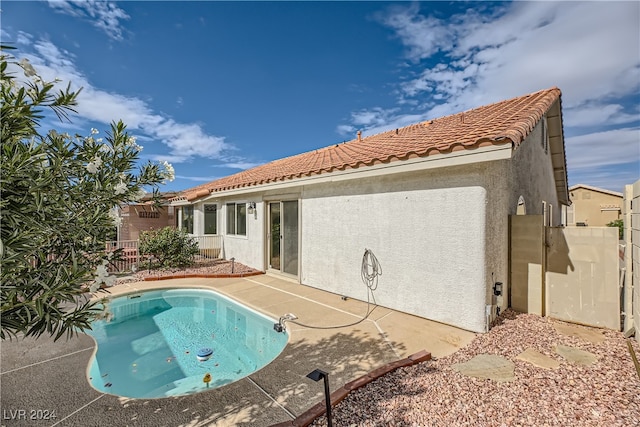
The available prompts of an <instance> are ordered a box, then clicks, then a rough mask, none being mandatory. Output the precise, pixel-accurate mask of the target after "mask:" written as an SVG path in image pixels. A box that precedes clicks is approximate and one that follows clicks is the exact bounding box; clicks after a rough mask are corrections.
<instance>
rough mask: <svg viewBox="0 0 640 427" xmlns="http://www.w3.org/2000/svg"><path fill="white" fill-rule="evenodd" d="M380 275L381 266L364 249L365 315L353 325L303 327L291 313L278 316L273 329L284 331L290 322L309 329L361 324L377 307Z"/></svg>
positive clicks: (368, 250) (362, 275) (362, 269)
mask: <svg viewBox="0 0 640 427" xmlns="http://www.w3.org/2000/svg"><path fill="white" fill-rule="evenodd" d="M381 275H382V266H381V265H380V263H379V262H378V259H377V258H376V256H375V255H374V254H373V252H372V251H371V250H370V249H367V248H365V250H364V255H363V256H362V265H361V268H360V277H361V278H362V281H363V282H364V284H365V286H366V287H367V314H365V315H364V317H362V319H360V320H358V321H356V322H353V323H349V324H347V325H336V326H312V325H305V324H304V323H301V322H297V321H296V320H297V319H298V316H296V315H295V314H292V313H287V314H283V315H282V316H280V319H279V320H278V323H274V324H273V329H274V330H275V331H276V332H284V331H286V330H287V327H286V326H285V322H291V323H293V324H296V325H298V326H302V327H305V328H310V329H339V328H347V327H349V326H355V325H357V324H359V323H362V322H363V321H365V320H366V319H367V318H368V317H369V315H370V314H371V313H372V312H373V310H375V308H376V307H377V306H378V305H377V304H376V298H375V295H374V294H373V291H375V290H376V289H377V288H378V277H379V276H381ZM342 300H343V301H346V300H347V298H346V297H345V296H342ZM371 300H373V308H371Z"/></svg>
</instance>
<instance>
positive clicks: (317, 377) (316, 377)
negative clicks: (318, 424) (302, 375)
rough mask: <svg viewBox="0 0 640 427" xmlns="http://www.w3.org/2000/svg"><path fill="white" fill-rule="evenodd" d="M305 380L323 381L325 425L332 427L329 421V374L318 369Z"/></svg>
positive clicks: (331, 422)
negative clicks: (325, 409) (325, 408)
mask: <svg viewBox="0 0 640 427" xmlns="http://www.w3.org/2000/svg"><path fill="white" fill-rule="evenodd" d="M307 378H309V379H310V380H313V381H315V382H318V381H320V378H322V379H324V401H325V404H326V405H327V425H328V426H329V427H333V420H332V419H331V395H330V394H329V374H328V373H326V372H325V371H322V370H320V369H314V370H313V371H312V372H309V373H308V374H307Z"/></svg>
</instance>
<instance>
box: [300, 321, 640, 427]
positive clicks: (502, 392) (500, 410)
mask: <svg viewBox="0 0 640 427" xmlns="http://www.w3.org/2000/svg"><path fill="white" fill-rule="evenodd" d="M566 325H570V324H567V323H564V322H559V321H556V320H552V319H550V318H546V317H539V316H536V315H532V314H520V313H516V312H513V311H511V310H507V311H506V312H505V313H503V315H502V316H501V317H500V318H499V319H498V322H497V325H496V326H495V327H494V328H492V329H491V331H490V332H489V333H486V334H480V335H478V336H477V337H476V338H475V339H474V341H473V342H472V343H471V344H470V345H469V346H467V347H465V348H463V349H461V350H459V351H458V352H456V353H454V354H452V355H450V356H448V357H444V358H441V359H438V360H433V361H431V362H425V363H422V364H419V365H415V366H412V367H408V368H401V369H398V370H396V371H394V372H392V373H390V374H387V375H385V376H383V377H381V378H379V379H378V380H376V381H374V382H371V383H369V384H368V385H366V386H364V387H362V388H360V389H358V390H356V391H354V392H352V393H351V394H349V396H347V398H346V399H345V400H343V401H342V402H341V403H340V404H338V405H336V406H335V407H334V409H333V421H334V425H335V426H445V427H446V426H536V427H539V426H625V427H631V426H640V379H639V378H638V374H637V373H636V370H635V367H634V364H633V360H632V358H631V355H630V353H629V350H628V347H627V343H626V341H628V340H626V339H625V338H624V336H623V335H622V333H620V332H615V331H610V330H600V329H595V328H588V327H582V326H572V327H573V329H578V332H580V330H584V332H585V334H584V335H582V334H581V333H578V334H571V335H566V334H565V333H560V332H559V331H558V329H556V328H562V327H563V326H566ZM594 332H595V334H594ZM587 333H590V334H591V335H597V336H598V337H599V339H597V340H591V341H599V342H591V341H589V340H588V339H586V338H585V336H587ZM632 343H633V348H634V350H635V352H636V355H637V356H640V348H639V346H638V343H637V342H636V341H632ZM557 346H560V348H561V349H562V348H566V347H564V346H568V347H572V348H576V349H580V350H584V351H587V352H589V353H591V354H593V355H594V356H596V359H597V360H596V361H595V363H593V364H584V365H583V364H580V363H576V362H569V361H567V360H566V359H565V358H564V357H562V356H560V355H559V354H558V352H556V349H557V348H558V347H557ZM527 349H533V350H535V351H537V352H539V353H542V354H543V355H545V356H548V357H549V358H551V359H553V360H555V361H557V362H558V363H559V365H558V367H556V368H551V369H545V368H541V367H537V366H534V365H533V364H531V363H529V362H525V361H523V360H520V359H518V358H517V356H518V355H520V354H521V353H522V352H523V351H525V350H527ZM529 351H530V352H531V350H529ZM479 354H492V355H500V356H503V357H504V358H506V359H508V360H510V361H511V362H513V364H514V365H515V367H514V374H515V379H514V380H512V381H504V382H498V381H494V380H491V379H478V378H473V377H468V376H464V375H463V374H461V373H459V372H457V371H455V370H454V369H453V365H455V364H458V363H462V362H467V361H468V360H470V359H472V358H473V357H475V356H477V355H479ZM312 425H313V426H325V425H326V418H324V417H322V418H319V419H317V420H316V421H315V422H314V423H313V424H312Z"/></svg>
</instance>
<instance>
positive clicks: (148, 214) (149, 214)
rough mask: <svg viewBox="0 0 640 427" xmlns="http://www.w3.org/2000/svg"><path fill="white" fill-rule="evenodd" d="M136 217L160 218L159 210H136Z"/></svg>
mask: <svg viewBox="0 0 640 427" xmlns="http://www.w3.org/2000/svg"><path fill="white" fill-rule="evenodd" d="M138 218H154V219H157V218H160V212H158V211H138Z"/></svg>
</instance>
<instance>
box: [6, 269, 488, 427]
mask: <svg viewBox="0 0 640 427" xmlns="http://www.w3.org/2000/svg"><path fill="white" fill-rule="evenodd" d="M181 287H185V288H207V289H215V290H217V291H218V292H220V293H222V294H225V295H227V296H230V297H232V298H233V299H235V300H237V301H239V302H241V303H243V304H245V305H248V306H250V307H252V308H254V309H255V310H257V311H260V312H262V313H265V314H267V315H268V316H270V317H272V318H274V319H275V320H277V318H279V317H280V316H282V315H283V314H285V313H289V312H292V313H294V314H296V315H297V316H298V317H299V321H300V322H303V323H305V324H310V325H315V326H332V325H342V324H349V323H353V322H354V321H356V320H358V319H360V318H361V317H362V316H363V315H364V314H365V313H366V311H367V304H366V302H362V301H357V300H352V299H348V300H346V301H343V300H342V299H341V298H340V296H339V295H335V294H332V293H328V292H324V291H320V290H318V289H314V288H311V287H307V286H303V285H299V284H297V283H294V282H291V281H288V280H286V279H282V278H279V277H274V276H270V275H262V276H254V277H247V278H230V279H204V278H191V279H173V280H163V281H155V282H138V283H131V284H125V285H118V286H117V287H114V288H111V293H112V294H113V295H114V296H115V295H121V294H124V293H129V292H137V291H143V290H148V289H157V288H181ZM287 328H288V330H289V332H290V334H291V336H290V340H289V344H288V345H287V347H286V348H285V349H284V351H283V352H282V353H281V354H280V355H279V356H278V357H277V358H276V359H275V360H274V361H273V362H272V363H271V364H269V365H268V366H266V367H265V368H263V369H261V370H260V371H258V372H255V373H254V374H252V375H250V376H249V377H246V378H243V379H241V380H239V381H236V382H235V383H232V384H229V385H227V386H224V387H221V388H218V389H212V390H209V391H206V392H202V393H198V394H194V395H189V396H182V397H172V398H162V399H127V398H122V397H117V396H113V395H109V394H104V393H101V392H99V391H97V390H95V389H93V388H92V387H91V386H90V385H89V383H88V381H87V378H86V367H87V365H88V363H89V360H90V357H91V355H92V354H93V350H94V347H95V344H94V341H93V340H92V339H91V338H90V337H88V336H86V335H81V336H79V337H77V338H74V339H72V340H70V341H64V340H61V341H59V342H56V343H54V342H53V341H52V340H50V339H49V338H40V339H38V340H33V339H25V340H20V341H15V340H14V341H12V342H9V341H5V342H2V346H1V349H0V350H1V359H0V360H1V365H0V370H1V373H0V388H1V396H0V397H1V403H2V412H1V416H2V419H1V425H2V426H82V427H87V426H154V427H155V426H205V425H206V426H208V425H215V426H226V425H242V426H268V425H271V424H274V423H279V422H284V421H290V420H292V419H294V418H295V417H296V416H298V415H300V414H302V413H303V412H304V411H305V410H307V409H309V408H310V407H311V406H313V405H314V404H316V403H318V402H319V401H321V400H322V399H323V396H324V394H323V386H322V382H321V381H320V382H318V383H314V382H312V381H310V380H308V379H307V378H306V374H308V373H309V372H311V371H312V370H314V369H316V368H318V369H322V370H324V371H326V372H328V373H329V374H330V377H329V378H330V384H331V389H332V390H335V389H338V388H339V387H341V386H343V385H344V384H345V383H347V382H349V381H352V380H354V379H356V378H358V377H360V376H362V375H363V374H366V373H367V372H369V371H371V370H373V369H375V368H377V367H379V366H382V365H384V364H385V363H389V362H392V361H395V360H397V359H400V358H404V357H407V356H409V355H411V354H413V353H416V352H418V351H420V350H422V349H426V350H427V351H429V352H431V354H432V355H433V357H435V358H437V357H443V356H446V355H448V354H451V353H453V352H455V351H456V350H457V349H459V348H461V347H463V346H465V345H467V344H468V343H469V342H470V341H471V340H472V339H473V337H474V336H475V334H474V333H471V332H468V331H464V330H460V329H457V328H454V327H451V326H446V325H443V324H440V323H436V322H431V321H429V320H425V319H421V318H418V317H415V316H411V315H408V314H404V313H400V312H396V311H393V310H390V309H387V308H383V307H376V308H375V309H374V310H373V312H372V313H371V315H370V316H369V318H368V319H367V320H365V321H363V322H361V323H359V324H358V325H355V326H351V327H345V328H340V329H309V328H305V327H301V326H297V325H294V324H287ZM52 414H53V415H54V416H55V418H52V417H51V415H52ZM47 415H48V417H47ZM43 418H49V419H43Z"/></svg>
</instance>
